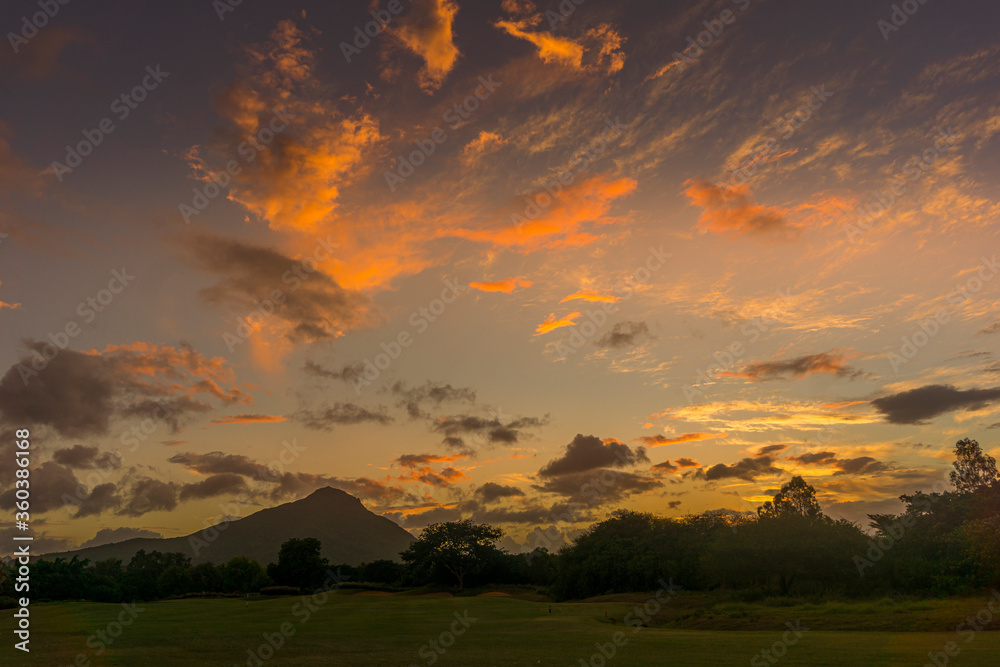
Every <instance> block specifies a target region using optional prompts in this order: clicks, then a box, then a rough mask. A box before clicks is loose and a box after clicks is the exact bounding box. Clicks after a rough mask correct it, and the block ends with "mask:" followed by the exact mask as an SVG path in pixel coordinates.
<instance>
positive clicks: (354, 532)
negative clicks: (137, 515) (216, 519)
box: [39, 486, 414, 565]
mask: <svg viewBox="0 0 1000 667" xmlns="http://www.w3.org/2000/svg"><path fill="white" fill-rule="evenodd" d="M213 535H214V539H211V538H212V536H213ZM293 537H298V538H303V537H315V538H316V539H318V540H319V541H320V542H322V543H323V555H324V556H325V557H327V558H329V559H330V563H331V564H339V563H346V564H348V565H357V564H359V563H362V562H371V561H373V560H378V559H381V558H385V559H391V560H399V552H401V551H405V550H406V548H407V547H408V546H409V545H410V543H411V542H412V541H413V540H414V537H413V536H412V535H410V534H409V533H408V532H406V531H405V530H403V529H402V528H400V527H399V526H398V525H397V524H395V523H393V522H392V521H390V520H389V519H386V518H385V517H381V516H378V515H377V514H374V513H372V512H370V511H369V510H367V509H366V508H365V506H364V505H362V504H361V501H360V500H358V499H357V498H355V497H354V496H352V495H350V494H349V493H345V492H344V491H341V490H339V489H334V488H332V487H329V486H327V487H324V488H322V489H317V490H316V491H314V492H313V493H312V494H310V495H309V496H307V497H305V498H302V499H301V500H296V501H294V502H290V503H285V504H283V505H278V506H277V507H270V508H268V509H265V510H261V511H259V512H255V513H253V514H251V515H249V516H247V517H244V518H242V519H237V520H234V521H230V522H229V523H228V524H216V525H215V526H212V527H209V528H205V529H204V530H200V531H198V532H196V533H192V534H191V535H187V536H185V537H171V538H143V537H139V538H134V539H131V540H125V541H123V542H115V543H112V544H104V545H101V546H96V547H88V548H86V549H77V550H75V551H64V552H60V553H50V554H44V555H42V556H39V558H42V559H45V560H55V559H56V558H65V559H67V560H69V559H71V558H72V557H73V556H79V557H80V558H89V559H90V560H91V561H93V562H97V561H101V560H106V559H108V558H117V559H119V560H121V561H122V562H123V563H126V564H127V563H128V562H129V560H131V559H132V556H134V555H135V553H136V552H137V551H139V550H140V549H145V550H146V552H147V553H148V552H150V551H160V552H163V553H170V552H180V553H183V554H185V555H187V556H190V557H191V561H192V562H193V563H204V562H213V563H224V562H226V561H228V560H229V559H230V558H233V557H234V556H246V557H247V558H251V559H253V560H256V561H258V562H260V563H261V564H262V565H267V564H268V563H273V562H277V560H278V551H279V550H280V548H281V544H282V542H285V541H286V540H289V539H291V538H293Z"/></svg>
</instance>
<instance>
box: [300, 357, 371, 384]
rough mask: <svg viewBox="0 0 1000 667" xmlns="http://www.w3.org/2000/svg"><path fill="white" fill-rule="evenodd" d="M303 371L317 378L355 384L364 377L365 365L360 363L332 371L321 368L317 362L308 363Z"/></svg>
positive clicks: (303, 367)
mask: <svg viewBox="0 0 1000 667" xmlns="http://www.w3.org/2000/svg"><path fill="white" fill-rule="evenodd" d="M302 370H303V371H305V372H306V373H308V374H309V375H313V376H315V377H319V378H324V379H330V380H342V381H344V382H347V383H353V382H355V381H356V380H357V379H358V378H360V377H362V376H363V374H364V372H365V365H364V364H362V363H360V362H359V363H356V364H346V365H345V366H342V367H341V368H339V369H337V370H330V369H328V368H324V367H323V366H320V365H319V364H317V363H316V362H315V361H307V362H306V363H305V364H304V365H303V366H302Z"/></svg>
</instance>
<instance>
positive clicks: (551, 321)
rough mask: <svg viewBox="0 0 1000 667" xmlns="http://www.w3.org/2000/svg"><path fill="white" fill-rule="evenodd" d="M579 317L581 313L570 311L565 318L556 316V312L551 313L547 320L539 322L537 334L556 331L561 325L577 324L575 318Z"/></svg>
mask: <svg viewBox="0 0 1000 667" xmlns="http://www.w3.org/2000/svg"><path fill="white" fill-rule="evenodd" d="M577 317H580V313H570V314H569V315H567V316H566V317H563V318H556V314H555V313H551V314H550V315H549V316H548V317H547V318H545V321H544V322H542V323H541V324H539V325H538V328H537V329H535V335H536V336H541V335H542V334H547V333H549V332H550V331H555V330H556V329H558V328H560V327H571V326H573V325H574V324H576V322H574V321H573V320H574V319H576V318H577Z"/></svg>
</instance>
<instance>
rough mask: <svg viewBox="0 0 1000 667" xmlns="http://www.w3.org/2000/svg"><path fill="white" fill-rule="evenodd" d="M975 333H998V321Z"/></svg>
mask: <svg viewBox="0 0 1000 667" xmlns="http://www.w3.org/2000/svg"><path fill="white" fill-rule="evenodd" d="M977 333H979V334H981V335H989V334H995V333H1000V322H994V323H993V324H991V325H989V326H988V327H986V328H985V329H980V330H979V331H978V332H977Z"/></svg>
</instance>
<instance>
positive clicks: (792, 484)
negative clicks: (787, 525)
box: [757, 477, 823, 519]
mask: <svg viewBox="0 0 1000 667" xmlns="http://www.w3.org/2000/svg"><path fill="white" fill-rule="evenodd" d="M757 514H758V516H760V517H761V518H780V517H785V516H801V517H806V518H808V519H817V518H819V517H821V516H823V510H822V509H821V508H820V506H819V502H817V500H816V489H814V488H813V487H811V486H809V485H808V484H806V482H805V480H804V479H802V478H801V477H793V478H792V479H791V481H789V482H787V483H786V484H783V485H782V487H781V490H780V491H778V493H776V494H775V496H774V500H769V501H767V502H766V503H764V504H763V505H761V506H760V507H759V508H758V509H757Z"/></svg>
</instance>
